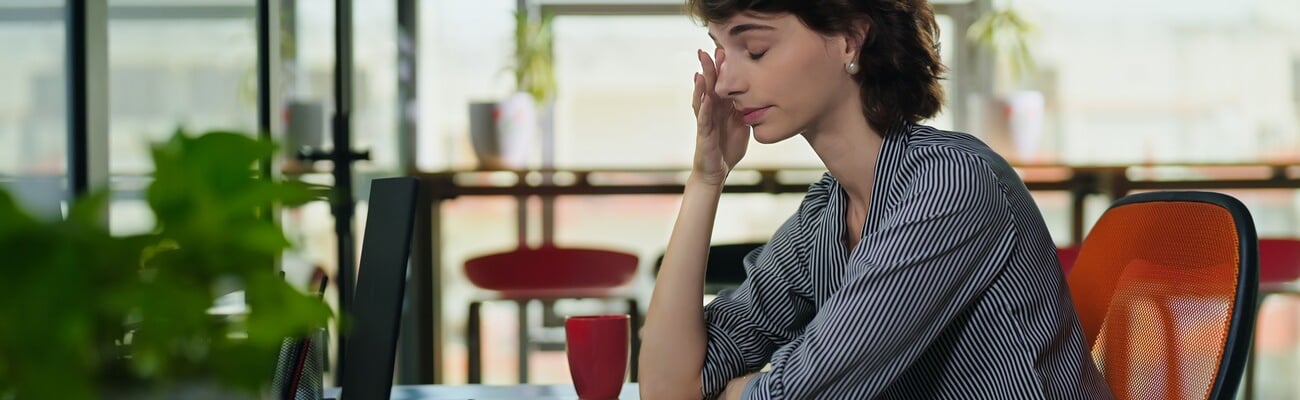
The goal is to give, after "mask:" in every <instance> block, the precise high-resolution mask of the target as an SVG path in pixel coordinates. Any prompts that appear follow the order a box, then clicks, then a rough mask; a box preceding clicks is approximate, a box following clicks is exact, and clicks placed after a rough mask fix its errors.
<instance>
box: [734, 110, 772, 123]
mask: <svg viewBox="0 0 1300 400" xmlns="http://www.w3.org/2000/svg"><path fill="white" fill-rule="evenodd" d="M771 108H772V106H767V107H758V108H742V109H740V113H741V114H743V115H744V117H743V119H744V120H745V125H754V124H756V123H758V121H761V120H762V119H763V116H765V115H767V110H769V109H771Z"/></svg>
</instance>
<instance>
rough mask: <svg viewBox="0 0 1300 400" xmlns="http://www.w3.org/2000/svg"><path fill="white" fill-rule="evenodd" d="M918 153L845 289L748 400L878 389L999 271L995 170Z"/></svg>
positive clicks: (1001, 251) (1006, 209) (1007, 248)
mask: <svg viewBox="0 0 1300 400" xmlns="http://www.w3.org/2000/svg"><path fill="white" fill-rule="evenodd" d="M917 151H918V152H925V153H921V154H919V155H918V157H921V159H920V160H914V161H915V162H920V163H923V164H918V165H914V166H912V167H914V171H915V172H914V174H915V175H913V176H911V177H909V180H908V182H907V183H906V184H904V185H905V186H904V188H903V189H902V192H901V193H902V196H901V198H900V199H899V203H897V204H898V206H897V207H896V208H895V209H894V210H893V211H891V212H890V214H889V215H888V216H886V220H884V221H880V222H879V224H880V225H879V227H877V228H875V229H873V230H871V231H870V233H868V234H867V235H866V236H864V237H863V238H862V241H861V242H860V244H859V245H858V247H857V248H856V249H855V250H854V252H853V253H852V254H851V255H850V257H849V261H848V262H849V265H847V266H846V274H847V275H846V276H845V279H844V284H843V286H842V287H841V288H840V289H839V291H838V292H836V293H835V294H834V295H833V296H831V297H830V298H829V299H828V300H827V301H826V302H825V303H824V304H822V307H821V308H820V309H819V310H818V311H817V313H816V316H815V317H814V318H813V319H812V321H810V322H809V323H808V325H807V326H806V329H805V331H804V332H803V333H802V334H801V335H799V336H798V337H797V338H795V339H793V340H791V341H790V342H788V343H786V344H785V345H784V346H782V347H781V348H780V349H779V350H778V351H777V352H776V353H775V354H773V355H772V359H771V362H772V369H771V370H770V371H769V372H768V373H765V374H762V375H760V376H757V377H755V378H754V379H753V380H752V382H750V384H749V385H748V386H749V389H750V390H747V391H746V392H747V393H746V394H747V397H746V399H820V398H863V399H866V398H872V397H875V396H877V395H879V394H880V393H881V392H882V391H883V390H884V389H885V388H887V387H888V386H889V385H890V384H891V383H892V382H893V381H894V379H896V378H897V377H898V376H899V375H900V374H902V373H903V371H905V370H906V369H907V368H908V366H909V365H911V363H912V362H913V361H914V360H916V359H917V358H918V357H919V356H920V355H921V354H922V353H923V352H924V351H925V349H926V348H927V347H929V346H930V345H931V343H932V342H933V341H934V339H935V338H936V337H937V336H938V335H939V334H940V332H941V331H942V330H943V329H944V328H945V327H946V326H947V325H949V323H950V322H952V321H953V320H954V319H955V318H957V317H958V316H959V315H960V314H961V313H962V311H963V310H964V309H965V308H966V307H967V306H968V305H969V304H971V303H972V302H973V300H974V299H976V298H977V297H978V296H980V295H981V294H982V292H983V291H984V290H985V289H986V288H988V286H989V284H990V282H992V281H993V279H994V278H995V277H996V275H997V274H998V273H999V272H1000V271H1001V270H1002V266H1003V265H1004V264H1005V262H1006V260H1007V259H1008V258H1009V256H1010V253H1011V251H1012V249H1013V242H1014V240H1015V232H1014V229H1013V225H1014V224H1013V220H1012V218H1013V214H1012V213H1011V208H1010V205H1009V203H1008V201H1007V200H1006V196H1005V194H1004V192H1003V189H1002V186H1001V185H1000V184H999V182H998V179H997V176H996V175H995V173H994V172H993V171H992V170H991V169H990V168H989V167H988V166H987V164H985V163H984V161H983V160H982V159H979V158H977V157H975V156H973V155H970V154H967V153H963V152H959V151H955V150H951V149H944V148H924V149H918V150H917Z"/></svg>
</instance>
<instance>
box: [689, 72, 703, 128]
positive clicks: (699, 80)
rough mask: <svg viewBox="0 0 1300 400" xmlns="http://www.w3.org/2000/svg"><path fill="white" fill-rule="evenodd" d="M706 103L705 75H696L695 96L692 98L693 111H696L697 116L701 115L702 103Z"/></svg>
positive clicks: (697, 73)
mask: <svg viewBox="0 0 1300 400" xmlns="http://www.w3.org/2000/svg"><path fill="white" fill-rule="evenodd" d="M703 101H704V75H700V73H699V72H696V73H695V94H694V95H692V96H691V109H693V110H695V116H697V117H698V116H699V115H700V103H702V102H703Z"/></svg>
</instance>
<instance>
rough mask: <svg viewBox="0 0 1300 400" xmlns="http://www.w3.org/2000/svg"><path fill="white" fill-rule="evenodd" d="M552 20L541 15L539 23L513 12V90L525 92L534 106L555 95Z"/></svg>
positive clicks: (522, 14) (549, 15)
mask: <svg viewBox="0 0 1300 400" xmlns="http://www.w3.org/2000/svg"><path fill="white" fill-rule="evenodd" d="M554 19H555V16H554V15H552V14H544V15H542V16H541V18H540V19H537V20H533V19H531V18H529V16H528V13H526V12H523V11H516V12H515V54H514V65H513V66H512V69H513V70H514V74H515V90H519V91H523V92H528V94H530V95H532V96H533V100H536V101H537V104H543V103H545V102H547V101H549V100H550V99H551V97H552V96H554V95H555V86H556V83H555V62H554V59H553V58H552V57H553V51H554V43H555V41H554V33H553V31H552V29H551V25H552V21H554Z"/></svg>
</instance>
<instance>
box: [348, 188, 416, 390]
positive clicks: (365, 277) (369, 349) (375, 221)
mask: <svg viewBox="0 0 1300 400" xmlns="http://www.w3.org/2000/svg"><path fill="white" fill-rule="evenodd" d="M418 187H419V184H418V181H417V180H416V179H415V178H411V177H400V178H383V179H375V180H374V181H372V182H371V186H370V205H369V207H368V209H369V211H368V214H367V218H366V227H365V236H364V237H363V238H362V240H363V242H362V245H361V261H360V264H359V267H358V270H357V284H356V290H355V292H354V294H353V297H352V313H351V317H352V320H351V322H350V323H349V324H348V325H349V326H350V327H351V330H350V335H349V336H348V338H347V340H348V342H347V344H346V346H347V350H346V351H347V357H346V361H345V362H346V363H347V365H346V366H345V368H343V378H342V380H343V382H342V383H343V384H342V387H341V389H342V392H341V393H340V396H339V397H340V398H342V399H387V398H389V395H390V392H391V390H392V384H393V362H394V360H395V358H396V355H397V334H398V327H399V324H400V322H401V310H402V296H403V292H404V291H405V288H406V268H407V258H408V256H409V255H410V251H411V230H412V227H413V225H414V223H415V222H414V221H415V202H416V196H417V192H418Z"/></svg>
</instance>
